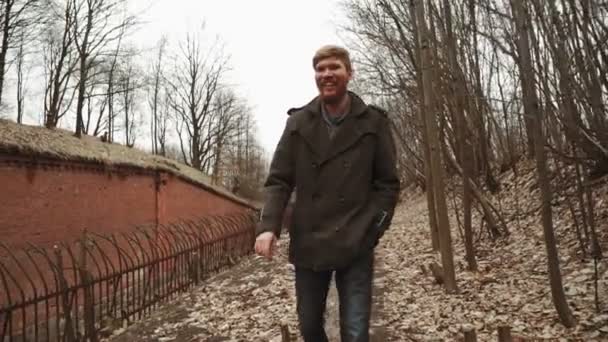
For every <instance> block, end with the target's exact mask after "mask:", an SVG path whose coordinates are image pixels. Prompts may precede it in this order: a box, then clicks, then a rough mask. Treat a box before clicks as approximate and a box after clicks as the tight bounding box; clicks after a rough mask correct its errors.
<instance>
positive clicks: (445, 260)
mask: <svg viewBox="0 0 608 342" xmlns="http://www.w3.org/2000/svg"><path fill="white" fill-rule="evenodd" d="M416 21H417V24H418V32H419V37H420V63H421V66H420V69H421V70H422V85H423V87H424V109H425V115H424V116H425V119H426V130H427V137H428V146H429V150H430V152H431V153H430V160H427V161H426V162H427V163H429V164H430V167H431V173H432V177H433V182H432V184H430V185H431V186H430V189H427V191H433V194H434V197H435V209H436V214H437V227H438V230H439V249H440V251H441V262H442V266H443V278H444V284H445V288H446V290H447V291H448V292H452V293H453V292H456V291H457V290H458V287H457V284H456V273H455V269H454V252H453V247H452V236H451V229H450V222H449V218H448V208H447V204H446V199H445V192H444V191H445V186H444V179H443V178H444V175H443V173H444V171H443V166H442V163H441V144H440V143H439V129H438V127H437V120H436V114H435V108H434V106H433V100H432V99H431V96H433V95H432V94H433V90H432V87H433V77H434V75H433V74H432V68H433V63H434V60H433V57H432V52H431V47H430V38H429V29H428V27H427V26H426V25H427V24H426V19H425V11H424V2H423V1H422V0H419V1H418V2H417V3H416Z"/></svg>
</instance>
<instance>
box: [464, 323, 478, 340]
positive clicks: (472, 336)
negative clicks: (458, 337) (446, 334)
mask: <svg viewBox="0 0 608 342" xmlns="http://www.w3.org/2000/svg"><path fill="white" fill-rule="evenodd" d="M462 332H463V333H464V342H477V333H476V332H475V328H473V327H472V326H465V327H463V328H462Z"/></svg>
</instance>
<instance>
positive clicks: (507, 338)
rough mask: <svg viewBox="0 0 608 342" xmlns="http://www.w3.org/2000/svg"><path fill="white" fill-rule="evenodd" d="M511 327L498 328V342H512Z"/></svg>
mask: <svg viewBox="0 0 608 342" xmlns="http://www.w3.org/2000/svg"><path fill="white" fill-rule="evenodd" d="M512 341H513V338H512V337H511V327H509V326H507V325H503V326H500V327H498V342H512Z"/></svg>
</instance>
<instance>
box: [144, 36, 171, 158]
mask: <svg viewBox="0 0 608 342" xmlns="http://www.w3.org/2000/svg"><path fill="white" fill-rule="evenodd" d="M167 42H168V41H167V37H165V36H163V37H161V39H160V40H159V42H158V50H157V55H156V62H155V63H154V64H153V65H152V70H151V80H150V85H149V86H148V105H149V107H150V111H151V114H152V117H151V118H150V135H151V137H152V153H154V154H160V155H164V154H165V151H164V142H165V140H166V137H165V136H166V129H164V127H166V121H167V117H166V115H163V114H164V111H163V110H162V108H161V103H162V98H163V94H162V91H163V89H164V88H165V87H164V84H163V83H164V82H163V78H164V72H163V65H164V56H165V50H166V48H167Z"/></svg>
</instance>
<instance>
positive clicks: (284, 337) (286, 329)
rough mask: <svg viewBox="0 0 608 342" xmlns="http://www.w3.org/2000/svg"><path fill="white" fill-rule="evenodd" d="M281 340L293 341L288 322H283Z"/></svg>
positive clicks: (284, 341) (283, 341) (285, 341)
mask: <svg viewBox="0 0 608 342" xmlns="http://www.w3.org/2000/svg"><path fill="white" fill-rule="evenodd" d="M281 342H291V334H290V333H289V326H287V324H281Z"/></svg>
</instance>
